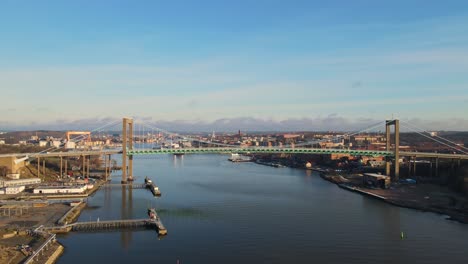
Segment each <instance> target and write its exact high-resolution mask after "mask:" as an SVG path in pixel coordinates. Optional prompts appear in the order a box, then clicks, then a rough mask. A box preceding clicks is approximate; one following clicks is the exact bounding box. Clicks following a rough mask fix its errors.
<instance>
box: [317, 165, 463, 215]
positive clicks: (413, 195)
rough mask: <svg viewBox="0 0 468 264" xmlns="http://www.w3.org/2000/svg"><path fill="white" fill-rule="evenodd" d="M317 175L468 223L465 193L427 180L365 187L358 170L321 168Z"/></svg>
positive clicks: (407, 205) (342, 184) (349, 188)
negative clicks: (349, 172) (333, 171)
mask: <svg viewBox="0 0 468 264" xmlns="http://www.w3.org/2000/svg"><path fill="white" fill-rule="evenodd" d="M320 176H321V177H322V178H323V179H325V180H327V181H330V182H332V183H335V184H337V185H338V186H339V187H341V188H343V189H346V190H349V191H353V192H357V193H360V194H363V195H367V196H369V197H372V198H375V199H379V200H382V201H384V202H386V203H389V204H392V205H396V206H399V207H405V208H410V209H416V210H420V211H424V212H433V213H438V214H442V215H447V216H448V218H447V219H449V220H455V221H458V222H460V223H464V224H468V199H467V197H465V196H463V195H461V194H458V193H455V192H454V191H452V190H450V189H449V188H448V187H445V186H440V185H436V184H429V183H417V184H402V183H392V184H391V186H390V188H388V189H374V188H366V187H364V186H363V184H362V176H361V175H359V174H353V175H333V174H330V173H327V172H324V171H321V172H320Z"/></svg>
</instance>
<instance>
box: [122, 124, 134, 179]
mask: <svg viewBox="0 0 468 264" xmlns="http://www.w3.org/2000/svg"><path fill="white" fill-rule="evenodd" d="M127 148H129V150H130V151H131V150H133V119H131V118H125V117H124V118H123V120H122V183H127V181H133V155H132V154H127ZM127 159H128V167H127Z"/></svg>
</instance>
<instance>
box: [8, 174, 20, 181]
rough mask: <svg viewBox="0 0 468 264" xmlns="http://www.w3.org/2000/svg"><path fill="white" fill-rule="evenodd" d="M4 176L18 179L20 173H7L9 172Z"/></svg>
mask: <svg viewBox="0 0 468 264" xmlns="http://www.w3.org/2000/svg"><path fill="white" fill-rule="evenodd" d="M6 177H7V178H8V179H12V180H19V178H20V174H19V173H9V174H7V175H6Z"/></svg>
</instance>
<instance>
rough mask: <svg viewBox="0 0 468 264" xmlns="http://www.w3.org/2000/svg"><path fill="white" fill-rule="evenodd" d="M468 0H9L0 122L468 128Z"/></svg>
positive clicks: (4, 14) (0, 46)
mask: <svg viewBox="0 0 468 264" xmlns="http://www.w3.org/2000/svg"><path fill="white" fill-rule="evenodd" d="M467 5H468V4H466V3H463V1H446V2H443V3H426V2H424V1H412V2H411V3H407V2H406V1H392V2H391V3H378V4H376V3H373V2H372V1H357V2H355V3H352V4H351V3H345V4H343V3H341V2H340V1H331V2H327V3H310V2H309V1H293V2H292V3H291V2H288V4H286V3H284V2H281V1H255V3H248V2H247V1H236V3H228V4H227V3H223V4H218V3H217V2H216V1H204V2H203V3H199V2H198V1H193V2H184V3H182V2H175V3H171V4H169V3H163V2H159V1H139V2H137V3H134V2H125V1H121V2H118V4H115V3H114V2H113V1H112V2H111V1H100V2H99V3H94V2H92V1H88V2H86V1H84V2H80V3H70V2H67V3H65V2H61V1H44V2H40V3H38V2H33V1H29V2H23V3H22V4H19V3H18V2H16V1H3V2H2V3H0V22H1V23H0V29H1V32H2V40H3V41H2V42H0V57H1V58H3V59H2V60H1V61H0V85H1V91H2V92H1V94H2V98H3V99H4V100H3V102H2V105H1V106H0V112H1V113H2V116H1V117H0V128H1V129H15V128H31V129H41V128H47V127H57V128H60V126H61V125H62V126H65V125H66V124H77V123H80V122H84V121H87V122H88V123H92V121H93V120H94V121H95V123H97V124H99V122H100V120H103V119H112V118H119V117H122V116H135V117H142V118H145V119H147V120H153V121H154V122H161V123H165V124H172V126H173V127H174V128H176V129H177V127H182V126H183V125H186V124H189V125H190V124H191V125H192V126H194V127H195V128H196V127H197V126H198V127H209V126H210V125H211V126H218V125H221V124H223V122H225V123H226V124H227V125H229V126H232V127H235V126H237V127H239V128H241V129H250V130H253V129H255V126H262V127H264V129H265V130H271V129H270V127H269V126H268V122H269V123H270V124H271V126H277V127H279V128H281V127H282V126H284V127H286V128H295V129H292V130H301V129H300V128H301V127H304V129H303V130H310V129H316V130H328V129H351V128H350V127H354V126H355V127H358V128H362V127H359V126H360V125H361V124H364V125H366V124H369V123H372V122H375V121H380V120H382V121H383V120H385V119H389V118H391V117H392V115H393V116H395V117H397V118H400V119H402V120H403V119H405V120H408V121H411V120H413V122H416V123H417V124H418V125H419V126H423V127H425V128H428V129H432V130H468V119H467V118H466V113H467V112H468V89H466V88H467V84H468V75H466V72H467V70H468V51H467V50H468V49H467V47H468V28H467V27H466V24H467V23H468V12H467V11H466V10H467V8H466V7H467ZM5 40H6V41H5ZM365 121H369V123H366V122H365ZM300 122H303V123H302V124H301V123H300ZM242 126H245V127H242ZM340 126H342V127H340ZM66 128H67V127H63V129H66ZM213 129H214V130H219V129H217V128H216V127H213ZM209 130H211V129H209Z"/></svg>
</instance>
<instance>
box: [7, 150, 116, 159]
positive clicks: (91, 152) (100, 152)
mask: <svg viewBox="0 0 468 264" xmlns="http://www.w3.org/2000/svg"><path fill="white" fill-rule="evenodd" d="M120 153H122V150H121V149H105V150H83V151H67V152H62V151H60V152H45V153H10V154H0V158H5V157H26V156H27V157H30V158H38V157H39V158H50V157H73V156H94V155H96V156H97V155H114V154H120Z"/></svg>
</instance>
